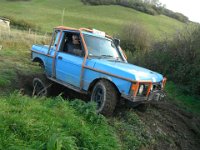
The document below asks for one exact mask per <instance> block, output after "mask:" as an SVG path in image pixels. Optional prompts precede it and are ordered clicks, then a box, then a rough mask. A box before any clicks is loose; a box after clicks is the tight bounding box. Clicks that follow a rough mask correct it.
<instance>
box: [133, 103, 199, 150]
mask: <svg viewBox="0 0 200 150" xmlns="http://www.w3.org/2000/svg"><path fill="white" fill-rule="evenodd" d="M136 113H137V114H138V115H139V116H140V118H141V120H142V121H143V122H144V123H145V124H146V125H147V127H148V129H149V130H150V132H151V133H152V134H153V135H154V136H155V137H156V136H157V135H159V134H160V135H164V136H163V137H164V138H163V137H161V138H160V137H157V142H156V144H155V145H154V146H153V148H152V149H157V150H160V149H173V150H174V149H178V150H179V149H180V150H187V149H188V150H190V149H192V150H199V149H200V118H199V117H198V116H195V115H194V114H192V113H189V112H186V111H185V110H183V109H181V108H179V107H178V106H177V105H176V104H174V103H172V102H171V101H168V100H167V101H163V102H158V103H151V104H150V105H149V109H148V110H147V111H146V112H139V111H136Z"/></svg>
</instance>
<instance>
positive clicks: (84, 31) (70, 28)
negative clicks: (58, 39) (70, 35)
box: [54, 26, 112, 39]
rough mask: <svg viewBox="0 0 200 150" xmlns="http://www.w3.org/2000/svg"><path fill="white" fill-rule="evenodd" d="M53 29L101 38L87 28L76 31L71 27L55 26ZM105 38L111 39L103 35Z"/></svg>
mask: <svg viewBox="0 0 200 150" xmlns="http://www.w3.org/2000/svg"><path fill="white" fill-rule="evenodd" d="M54 29H58V30H72V31H80V32H82V33H84V34H89V35H92V36H97V37H102V36H99V35H98V34H95V33H94V32H93V30H91V29H88V28H79V29H77V28H72V27H67V26H57V27H55V28H54ZM105 37H107V38H110V39H112V36H110V35H107V34H105Z"/></svg>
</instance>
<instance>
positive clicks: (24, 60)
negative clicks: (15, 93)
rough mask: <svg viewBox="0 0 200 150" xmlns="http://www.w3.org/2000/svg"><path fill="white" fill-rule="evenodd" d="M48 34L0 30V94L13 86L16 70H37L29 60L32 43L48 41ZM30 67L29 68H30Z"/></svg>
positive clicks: (27, 71) (28, 71)
mask: <svg viewBox="0 0 200 150" xmlns="http://www.w3.org/2000/svg"><path fill="white" fill-rule="evenodd" d="M48 41H49V36H47V35H38V34H36V33H34V32H32V31H18V30H11V31H2V30H1V31H0V45H1V50H0V88H4V89H5V90H1V91H0V95H1V94H2V93H4V92H5V91H6V89H10V88H13V84H12V82H14V83H15V82H16V81H15V79H16V76H17V74H16V73H17V72H20V73H24V74H30V73H34V72H37V71H38V68H37V67H36V66H34V65H33V64H32V62H31V60H30V48H31V45H32V44H33V43H43V44H45V43H48ZM30 68H31V69H30Z"/></svg>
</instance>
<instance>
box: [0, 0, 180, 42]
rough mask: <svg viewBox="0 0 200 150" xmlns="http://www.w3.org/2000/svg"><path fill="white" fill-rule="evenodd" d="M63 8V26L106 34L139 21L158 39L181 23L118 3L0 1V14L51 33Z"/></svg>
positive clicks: (170, 32) (43, 0) (33, 0)
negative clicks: (102, 31)
mask: <svg viewBox="0 0 200 150" xmlns="http://www.w3.org/2000/svg"><path fill="white" fill-rule="evenodd" d="M63 10H65V12H64V23H63V25H65V26H71V27H77V28H79V27H90V28H97V29H100V30H104V31H106V32H107V33H109V34H117V33H119V30H121V27H122V26H123V24H127V23H139V24H141V25H143V26H144V27H145V28H146V29H147V30H148V31H149V32H150V33H151V34H152V36H155V38H162V37H163V35H165V36H166V34H172V33H174V32H175V31H177V30H178V29H180V28H181V27H183V25H184V24H183V23H181V22H179V21H177V20H175V19H172V18H169V17H166V16H163V15H160V16H151V15H148V14H144V13H141V12H139V11H136V10H133V9H129V8H125V7H121V6H89V5H83V3H82V2H81V1H80V0H64V1H63V0H56V1H55V0H31V1H28V2H23V1H22V2H10V1H9V2H8V1H7V0H1V1H0V15H1V16H8V17H14V18H15V19H16V20H26V21H27V22H31V23H33V24H35V25H37V26H39V27H41V29H42V31H43V32H51V31H52V28H53V27H55V26H58V25H62V24H61V23H62V21H61V18H62V13H63Z"/></svg>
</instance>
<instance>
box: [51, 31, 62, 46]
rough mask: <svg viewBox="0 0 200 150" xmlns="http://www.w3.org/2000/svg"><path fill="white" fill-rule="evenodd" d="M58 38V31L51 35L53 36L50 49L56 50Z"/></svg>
mask: <svg viewBox="0 0 200 150" xmlns="http://www.w3.org/2000/svg"><path fill="white" fill-rule="evenodd" d="M59 37H60V31H59V30H56V31H55V32H54V33H53V36H52V42H51V47H52V48H53V49H54V50H56V47H57V45H58V44H59V41H58V40H59Z"/></svg>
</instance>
